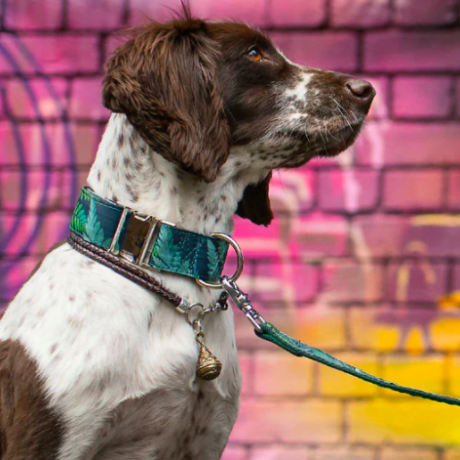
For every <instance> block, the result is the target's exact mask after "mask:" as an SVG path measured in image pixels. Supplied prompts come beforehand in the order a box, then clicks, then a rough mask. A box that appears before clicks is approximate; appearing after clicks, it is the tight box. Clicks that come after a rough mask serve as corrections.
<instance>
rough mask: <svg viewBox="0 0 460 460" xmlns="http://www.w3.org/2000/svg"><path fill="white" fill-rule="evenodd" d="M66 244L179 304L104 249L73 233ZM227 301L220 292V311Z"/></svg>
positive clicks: (137, 269)
mask: <svg viewBox="0 0 460 460" xmlns="http://www.w3.org/2000/svg"><path fill="white" fill-rule="evenodd" d="M67 242H68V243H69V244H70V246H72V247H73V248H74V249H75V250H76V251H78V252H80V253H81V254H83V255H85V256H87V257H89V258H90V259H92V260H94V261H96V262H99V263H100V264H102V265H105V266H106V267H108V268H111V269H112V270H113V271H115V272H117V273H118V274H120V275H122V276H124V277H125V278H128V279H129V280H130V281H133V282H134V283H136V284H138V285H139V286H142V287H143V288H145V289H148V290H149V291H150V292H153V293H154V294H158V295H159V296H161V297H163V298H164V299H165V300H167V301H168V302H171V303H172V304H173V306H174V307H177V306H179V305H180V304H181V302H182V299H181V298H180V297H179V296H178V295H176V294H174V293H173V292H171V291H169V290H168V289H166V288H165V287H164V286H162V284H161V283H160V282H159V281H157V280H156V279H155V278H152V277H151V276H149V275H148V274H147V273H145V272H144V271H143V270H141V269H140V268H137V267H135V266H133V265H132V264H130V263H129V262H127V261H124V260H123V259H122V258H120V257H118V256H116V255H114V254H111V253H110V252H108V251H106V250H105V249H102V248H100V247H98V246H95V245H94V244H91V243H88V242H87V241H85V240H84V239H83V238H80V237H79V236H78V235H76V234H75V233H73V232H70V235H69V237H68V238H67ZM227 300H228V294H227V293H226V292H225V291H222V293H221V295H220V297H219V300H218V301H217V304H218V306H219V309H220V310H225V309H226V308H227Z"/></svg>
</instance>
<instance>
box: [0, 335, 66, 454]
mask: <svg viewBox="0 0 460 460" xmlns="http://www.w3.org/2000/svg"><path fill="white" fill-rule="evenodd" d="M62 434H63V423H62V420H61V419H60V417H59V416H58V415H57V414H56V413H55V412H54V411H53V410H52V409H51V408H50V405H49V398H48V396H47V395H46V391H45V388H44V385H43V382H42V379H41V378H40V376H39V372H38V369H37V365H36V362H35V361H34V360H33V359H32V358H31V357H30V356H29V355H28V353H27V351H26V350H25V348H24V347H23V346H22V345H21V344H20V343H19V342H17V341H12V340H4V341H0V458H19V457H21V458H36V459H39V460H45V459H47V460H51V459H54V458H56V455H57V452H58V449H59V444H60V440H61V439H62ZM10 455H12V457H10ZM16 455H17V457H16Z"/></svg>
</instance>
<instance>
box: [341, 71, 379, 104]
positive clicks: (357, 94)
mask: <svg viewBox="0 0 460 460" xmlns="http://www.w3.org/2000/svg"><path fill="white" fill-rule="evenodd" d="M345 87H346V89H347V91H348V92H349V93H350V94H351V95H352V96H353V98H354V99H355V100H356V102H359V103H360V104H362V105H363V106H364V107H367V108H369V106H370V105H371V102H372V99H374V96H375V89H374V88H373V87H372V85H371V84H370V83H369V82H367V81H365V80H359V79H358V78H350V79H349V80H347V81H346V83H345Z"/></svg>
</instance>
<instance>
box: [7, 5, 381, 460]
mask: <svg viewBox="0 0 460 460" xmlns="http://www.w3.org/2000/svg"><path fill="white" fill-rule="evenodd" d="M374 95H375V91H374V89H373V88H372V86H371V85H370V84H369V83H368V82H366V81H363V80H359V79H356V78H351V77H349V76H346V75H343V74H339V73H335V72H332V71H325V70H318V69H315V68H309V67H301V66H298V65H296V64H294V63H292V62H291V61H290V60H289V59H287V58H286V56H284V55H283V54H282V52H281V51H280V50H278V49H277V48H276V47H275V46H274V44H273V43H272V42H271V40H270V39H269V38H268V37H267V36H265V35H263V34H262V33H261V32H259V31H257V30H254V29H252V28H250V27H248V26H246V25H243V24H239V23H233V22H206V21H203V20H200V19H195V18H193V17H192V16H191V15H190V12H189V11H187V10H186V11H185V14H184V17H182V18H177V19H174V20H172V21H170V22H167V23H163V24H159V23H150V24H149V25H147V26H144V27H142V28H140V29H137V30H136V31H133V32H132V36H131V37H130V38H129V40H128V41H127V42H126V43H125V44H123V45H122V46H121V47H120V48H118V49H117V50H116V52H115V53H114V54H113V56H112V57H111V59H110V61H109V63H108V66H107V71H106V75H105V78H104V80H103V93H102V97H103V103H104V105H105V107H107V108H108V109H109V110H110V111H111V112H112V114H111V117H110V120H109V122H108V125H107V128H106V131H105V133H104V135H103V138H102V141H101V143H100V146H99V149H98V152H97V156H96V159H95V162H94V164H93V166H92V168H91V171H90V174H89V177H88V184H89V186H90V187H91V189H92V190H93V191H94V192H95V193H96V194H97V195H98V196H100V197H103V198H106V199H110V200H112V201H114V202H118V203H122V204H123V205H125V206H129V207H130V208H132V209H134V210H137V211H138V212H140V213H144V214H148V215H152V216H155V217H156V218H159V219H163V220H166V221H169V222H173V223H174V224H175V225H176V226H178V227H180V228H184V229H187V230H191V231H194V232H198V233H202V234H206V235H209V234H210V233H212V232H223V233H226V234H231V233H232V230H233V216H234V214H235V213H236V214H237V215H239V216H241V217H242V218H245V219H249V220H250V221H252V222H253V223H255V224H257V225H268V224H269V223H270V221H271V220H272V218H273V214H272V211H271V209H270V202H269V197H268V186H269V182H270V178H271V175H272V171H273V170H274V169H280V168H295V167H298V166H301V165H304V164H305V163H307V162H308V161H309V160H310V159H312V158H314V157H318V156H327V157H332V156H335V155H337V154H339V153H340V152H342V151H343V150H345V149H346V148H347V147H349V146H350V145H351V144H352V143H353V142H354V140H355V139H356V137H357V135H358V133H359V131H360V129H361V127H362V125H363V121H364V119H365V116H366V114H367V112H368V110H369V107H370V105H371V102H372V99H373V97H374ZM148 272H149V274H150V275H151V276H152V277H154V278H155V279H157V280H159V281H160V282H161V283H162V284H163V285H164V286H165V287H166V288H168V289H169V290H171V291H172V292H174V293H176V294H178V295H180V296H182V297H184V298H186V299H188V300H189V301H190V302H200V303H201V304H202V305H205V306H209V305H212V304H214V303H215V302H216V300H217V298H218V297H219V294H220V290H216V289H208V288H205V287H202V286H199V285H198V284H197V283H195V282H194V281H193V280H190V279H188V278H186V277H183V276H180V275H175V274H168V273H163V272H160V271H154V270H149V271H148ZM232 315H233V314H232V311H231V309H228V310H225V311H220V312H218V313H217V314H212V315H208V316H207V317H206V318H205V319H204V321H203V330H204V332H205V334H206V341H207V344H208V345H209V348H210V349H212V351H213V353H215V355H216V356H217V357H218V358H219V360H220V361H221V362H222V365H223V368H222V373H221V375H220V377H219V378H217V379H216V380H213V381H208V382H207V381H203V380H199V379H197V378H196V376H195V367H196V362H197V359H198V349H197V346H196V342H195V336H194V331H193V329H192V328H191V327H190V326H189V325H188V324H187V323H186V322H185V321H184V319H183V317H182V316H181V315H179V314H178V313H177V312H176V311H175V310H174V309H173V308H171V306H170V305H168V302H166V301H165V300H162V298H160V297H159V296H157V295H154V294H152V293H151V292H149V291H148V290H146V289H143V288H142V287H140V286H139V285H137V284H135V283H133V282H131V281H129V280H128V279H127V278H125V277H123V276H121V275H119V274H117V273H115V272H114V271H112V270H110V269H109V268H107V267H105V266H103V265H102V264H99V263H97V262H95V261H93V260H91V259H90V258H88V257H85V256H84V255H82V254H80V253H79V252H77V251H75V250H74V249H73V248H72V247H71V246H69V244H67V243H65V244H62V245H60V246H59V247H57V248H56V249H54V250H53V251H51V252H50V253H49V254H48V255H47V256H46V257H45V259H44V260H43V262H42V263H41V265H40V266H39V267H38V269H37V270H36V272H35V273H34V274H33V276H31V278H30V279H29V280H28V281H27V282H26V283H25V285H24V286H23V287H22V289H21V290H20V292H19V293H18V294H17V296H16V297H15V298H14V300H13V301H12V302H11V304H10V305H9V307H8V308H7V310H6V312H5V314H4V316H3V318H2V320H1V322H0V447H1V454H0V458H1V459H2V460H26V459H27V460H31V459H34V460H45V459H46V460H70V459H72V460H77V459H79V460H80V459H81V460H83V459H85V460H90V459H91V460H92V459H97V460H109V459H110V460H128V459H129V460H147V459H149V460H155V459H156V460H198V459H200V460H216V459H219V458H220V457H221V454H222V452H223V450H224V447H225V445H226V443H227V440H228V437H229V434H230V431H231V429H232V427H233V424H234V423H235V420H236V418H237V413H238V406H239V393H240V386H241V375H240V370H239V365H238V358H237V350H236V345H235V336H234V324H233V316H232Z"/></svg>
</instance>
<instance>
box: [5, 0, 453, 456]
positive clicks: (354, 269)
mask: <svg viewBox="0 0 460 460" xmlns="http://www.w3.org/2000/svg"><path fill="white" fill-rule="evenodd" d="M178 3H179V1H178V0H173V1H169V2H167V1H166V0H163V1H156V0H91V1H89V0H0V5H1V7H0V21H1V22H0V24H1V31H0V96H1V97H0V184H1V187H0V236H1V239H0V301H1V303H2V304H3V305H6V303H7V301H8V300H9V299H11V297H12V296H13V295H14V294H15V292H16V291H17V289H18V288H19V286H20V285H21V284H22V283H23V281H24V279H25V278H26V277H27V275H28V273H29V272H30V270H31V268H32V267H33V266H34V264H35V263H36V261H37V259H38V258H39V257H40V256H41V255H42V254H43V253H44V252H46V250H47V249H48V248H49V247H50V245H52V244H53V243H54V242H55V241H57V240H59V239H62V238H63V237H64V236H65V234H66V226H67V223H68V219H69V213H70V211H71V209H72V206H73V203H74V200H75V196H76V193H77V190H78V188H79V187H80V186H81V185H82V184H83V183H84V182H85V178H86V174H87V171H88V168H89V165H90V164H91V162H92V160H93V158H94V154H95V151H96V148H97V144H98V141H99V139H100V136H101V132H102V129H103V127H104V124H105V122H106V120H107V116H108V113H107V111H106V110H105V109H104V108H103V107H102V106H101V103H100V79H101V75H102V71H103V63H104V61H105V60H106V58H107V55H108V54H109V52H110V51H111V50H112V49H113V48H114V47H115V46H116V44H117V43H118V41H117V39H116V38H113V37H112V35H111V34H112V32H113V31H114V30H116V29H118V28H120V27H126V26H128V25H131V24H138V23H140V22H142V21H145V18H146V17H152V18H155V19H159V20H162V19H166V18H168V17H169V16H170V12H169V10H168V9H167V8H165V7H164V4H167V5H168V6H169V7H173V8H174V7H176V6H177V5H178ZM162 4H163V5H162ZM192 6H193V9H194V11H195V13H196V14H197V15H202V16H205V17H209V18H228V17H231V18H236V19H240V20H243V21H246V22H248V23H251V24H254V25H256V26H259V27H261V28H262V29H264V30H266V31H268V32H269V33H270V35H271V36H272V38H273V40H274V41H275V42H276V43H277V44H278V45H279V46H280V47H281V48H282V49H283V51H284V52H285V53H286V54H287V55H288V56H289V57H290V58H291V59H293V60H295V61H297V62H299V63H301V64H304V65H309V66H317V67H325V68H330V69H335V70H339V71H343V72H348V73H351V74H353V75H359V76H362V77H365V78H367V79H369V80H370V81H372V83H373V84H374V85H375V87H376V89H377V92H378V96H377V97H376V99H375V102H374V105H373V109H372V113H371V115H370V119H369V122H368V124H367V127H366V129H365V131H364V133H363V135H362V137H361V139H360V140H359V141H358V143H357V144H356V146H354V147H353V148H351V149H350V150H349V151H348V152H346V153H344V154H343V155H342V156H341V158H340V159H339V160H338V161H325V160H318V161H315V162H312V163H310V164H309V165H308V166H306V167H304V168H303V169H301V170H297V171H287V172H283V173H281V174H280V175H279V176H278V175H276V176H275V179H274V180H273V183H272V187H271V196H272V201H273V204H274V207H275V208H276V211H277V219H276V221H275V223H274V224H273V225H272V226H271V227H270V228H269V229H261V228H255V227H254V226H251V225H250V224H248V223H246V222H238V223H237V229H236V237H237V238H238V240H239V241H240V242H241V244H242V246H243V248H244V250H245V254H246V257H247V259H248V264H247V270H246V273H245V277H244V279H243V280H242V285H243V286H244V287H245V288H246V289H247V290H248V291H249V292H250V293H251V294H252V297H253V299H254V301H255V303H256V304H257V306H258V307H259V308H260V310H261V311H262V312H263V314H264V315H265V316H266V317H268V318H270V319H271V320H272V321H273V322H275V323H277V324H279V325H280V327H282V328H283V329H284V330H286V331H287V332H288V333H291V334H294V335H295V336H297V337H298V338H300V339H302V340H305V341H307V342H308V343H311V344H313V345H316V346H319V347H323V348H325V349H326V350H329V351H333V352H335V353H337V355H338V356H339V357H341V358H344V359H346V360H348V361H350V362H352V363H354V364H356V365H358V366H360V367H362V368H363V369H364V370H367V371H370V372H372V373H375V374H377V375H380V376H382V377H386V378H389V379H394V380H396V381H398V382H400V383H402V384H407V385H414V386H418V387H421V388H424V389H426V390H430V391H438V392H443V393H445V394H450V395H453V396H458V397H460V333H459V331H460V314H459V313H460V308H459V307H460V298H459V297H460V295H459V294H458V293H459V292H460V214H459V211H460V161H459V160H460V124H459V121H460V21H459V14H460V5H459V2H458V1H457V0H192ZM455 293H457V294H455ZM236 327H237V337H238V343H239V348H240V350H241V352H240V356H241V365H242V369H243V372H244V391H243V401H242V408H241V414H240V417H239V421H238V423H237V425H236V427H235V430H234V432H233V434H232V436H231V443H230V445H229V447H228V449H227V451H226V453H225V455H224V459H225V460H262V459H264V460H267V459H269V460H278V459H279V460H281V459H282V460H285V459H287V460H307V459H308V460H320V459H321V460H348V459H358V460H393V459H394V460H396V459H398V460H399V459H407V460H459V459H460V434H459V433H460V415H459V412H458V410H456V409H452V408H449V407H448V406H441V405H435V404H432V403H428V402H424V401H417V400H413V399H410V398H405V397H401V396H399V395H394V394H390V393H389V392H387V391H382V390H380V389H376V388H373V387H371V386H369V385H367V384H364V383H361V382H357V381H355V380H353V379H351V378H350V377H347V376H343V375H341V374H338V373H336V372H334V371H332V370H330V369H326V368H324V367H320V366H319V365H316V364H312V363H310V362H307V361H305V362H302V361H298V360H296V359H294V358H291V357H289V356H287V355H285V354H282V353H278V352H276V351H275V350H274V349H273V348H272V347H271V346H270V345H268V344H265V343H261V342H258V340H257V339H256V338H255V337H254V334H253V333H252V331H251V329H250V327H249V326H248V324H246V321H245V319H244V318H241V317H240V316H237V324H236Z"/></svg>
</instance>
